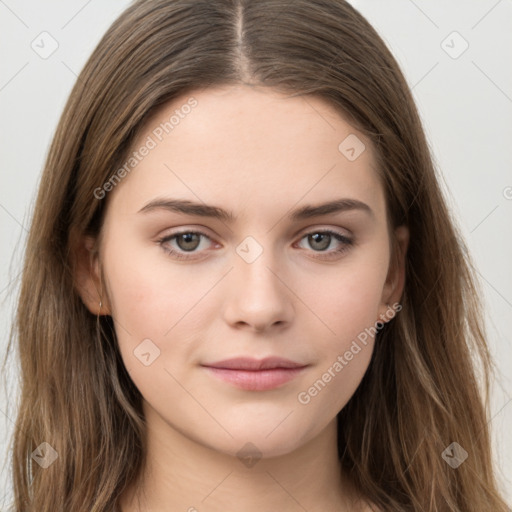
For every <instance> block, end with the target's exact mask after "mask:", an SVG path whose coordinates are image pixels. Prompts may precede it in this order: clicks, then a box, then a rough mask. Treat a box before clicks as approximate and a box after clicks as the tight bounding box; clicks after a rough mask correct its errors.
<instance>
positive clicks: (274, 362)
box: [202, 357, 307, 371]
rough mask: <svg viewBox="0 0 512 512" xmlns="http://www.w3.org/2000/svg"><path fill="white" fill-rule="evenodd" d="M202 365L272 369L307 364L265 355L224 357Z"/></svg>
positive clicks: (231, 368)
mask: <svg viewBox="0 0 512 512" xmlns="http://www.w3.org/2000/svg"><path fill="white" fill-rule="evenodd" d="M202 366H208V367H210V368H222V369H226V370H247V371H257V370H273V369H275V368H303V367H304V366H307V365H305V364H302V363H297V362H295V361H291V360H290V359H283V358H281V357H266V358H264V359H253V358H250V357H235V358H233V359H224V360H223V361H217V362H215V363H207V364H203V365H202Z"/></svg>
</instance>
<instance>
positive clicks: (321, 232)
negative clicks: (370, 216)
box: [158, 229, 354, 260]
mask: <svg viewBox="0 0 512 512" xmlns="http://www.w3.org/2000/svg"><path fill="white" fill-rule="evenodd" d="M186 234H190V235H200V236H203V237H205V238H208V239H209V240H211V239H210V237H209V236H208V235H207V234H206V233H203V232H202V231H191V230H189V231H181V232H179V233H174V234H172V235H169V236H165V237H163V238H160V239H159V240H158V244H159V245H160V246H161V247H162V249H163V250H164V252H166V253H167V254H170V255H171V256H173V257H174V258H176V259H178V260H192V259H196V258H194V257H193V256H192V257H191V256H188V255H185V254H194V252H193V251H191V252H189V253H186V252H180V251H177V250H175V249H170V248H169V247H168V246H166V245H165V244H166V243H167V242H170V241H171V240H174V239H176V238H177V237H178V236H180V235H186ZM309 235H330V236H332V237H334V238H335V239H336V240H338V242H341V243H342V245H341V247H340V248H338V249H335V250H334V251H329V252H326V251H313V252H316V253H318V254H326V255H327V256H321V257H320V259H325V260H327V259H331V258H332V257H335V256H339V255H341V254H344V253H345V252H346V251H348V250H349V248H350V246H352V245H353V244H354V241H353V240H351V239H350V238H348V237H346V236H344V235H342V234H340V233H338V232H336V231H332V230H328V229H326V230H317V231H310V232H309V233H306V234H305V235H303V236H302V237H301V238H300V241H301V240H303V239H304V238H307V237H308V236H309ZM329 245H330V243H329Z"/></svg>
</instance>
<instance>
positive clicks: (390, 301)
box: [379, 226, 409, 318]
mask: <svg viewBox="0 0 512 512" xmlns="http://www.w3.org/2000/svg"><path fill="white" fill-rule="evenodd" d="M393 245H394V250H393V255H392V258H393V259H392V261H391V263H390V266H389V271H388V275H387V278H386V282H385V284H384V288H383V293H382V300H381V311H380V312H379V313H380V317H379V318H382V316H383V315H385V314H386V313H389V311H388V310H389V308H390V307H393V305H394V304H396V303H399V302H400V300H401V298H402V295H403V292H404V288H405V266H406V265H405V264H406V261H407V258H406V256H407V248H408V246H409V229H408V228H407V227H406V226H399V227H397V228H396V229H395V232H394V244H393Z"/></svg>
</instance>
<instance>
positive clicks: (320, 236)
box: [309, 233, 331, 250]
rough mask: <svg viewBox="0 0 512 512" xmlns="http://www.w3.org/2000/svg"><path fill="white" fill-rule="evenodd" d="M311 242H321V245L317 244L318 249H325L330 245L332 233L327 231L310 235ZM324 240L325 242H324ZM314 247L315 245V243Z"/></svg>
mask: <svg viewBox="0 0 512 512" xmlns="http://www.w3.org/2000/svg"><path fill="white" fill-rule="evenodd" d="M309 239H310V242H313V244H315V243H318V242H320V246H317V247H316V248H317V249H320V250H324V249H327V247H329V244H330V241H331V235H328V234H325V233H315V234H314V235H309ZM322 241H323V243H322ZM313 247H314V245H313Z"/></svg>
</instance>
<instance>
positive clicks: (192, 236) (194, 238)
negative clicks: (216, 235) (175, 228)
mask: <svg viewBox="0 0 512 512" xmlns="http://www.w3.org/2000/svg"><path fill="white" fill-rule="evenodd" d="M198 241H199V236H198V235H197V233H184V234H182V235H180V236H179V237H178V240H177V242H178V245H179V247H180V249H182V250H184V251H192V250H194V249H196V248H197V246H198ZM182 242H184V243H182Z"/></svg>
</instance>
